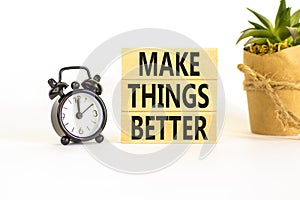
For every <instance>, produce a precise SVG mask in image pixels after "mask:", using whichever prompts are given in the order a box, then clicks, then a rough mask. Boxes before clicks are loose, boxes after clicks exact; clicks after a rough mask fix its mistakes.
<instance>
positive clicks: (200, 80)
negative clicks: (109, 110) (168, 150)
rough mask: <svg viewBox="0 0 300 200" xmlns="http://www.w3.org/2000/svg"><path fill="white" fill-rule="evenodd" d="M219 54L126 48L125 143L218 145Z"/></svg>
mask: <svg viewBox="0 0 300 200" xmlns="http://www.w3.org/2000/svg"><path fill="white" fill-rule="evenodd" d="M217 62H218V60H217V49H158V48H142V49H123V50H122V90H121V92H122V95H121V96H122V106H121V107H122V116H121V120H122V122H121V128H122V131H121V134H122V135H121V141H122V143H170V142H174V143H191V142H192V143H215V142H216V130H217V129H216V110H217V79H218V73H217Z"/></svg>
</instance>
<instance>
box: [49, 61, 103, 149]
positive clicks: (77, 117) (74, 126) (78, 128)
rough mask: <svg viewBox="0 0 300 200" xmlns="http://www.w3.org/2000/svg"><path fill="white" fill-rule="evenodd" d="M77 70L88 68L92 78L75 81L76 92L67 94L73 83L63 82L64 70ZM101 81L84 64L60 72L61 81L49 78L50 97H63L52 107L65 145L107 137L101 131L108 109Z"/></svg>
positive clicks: (56, 129)
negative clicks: (66, 90)
mask: <svg viewBox="0 0 300 200" xmlns="http://www.w3.org/2000/svg"><path fill="white" fill-rule="evenodd" d="M73 69H80V70H85V71H86V73H87V76H88V78H87V79H86V80H84V81H83V82H82V83H81V84H79V83H78V82H77V81H74V82H72V83H71V88H72V91H70V92H68V93H66V94H65V92H64V91H65V89H66V88H67V87H68V86H69V85H68V84H67V83H65V82H62V73H63V72H64V71H66V70H73ZM99 82H100V76H99V75H95V76H94V77H93V78H92V77H91V74H90V71H89V69H88V68H87V67H84V66H71V67H64V68H62V69H61V70H60V71H59V76H58V82H56V81H55V80H54V79H53V78H51V79H49V80H48V84H49V85H50V87H51V90H50V92H49V98H50V99H51V100H52V99H54V98H56V97H57V96H59V98H57V100H56V101H55V102H54V104H53V107H52V111H51V121H52V125H53V128H54V130H55V131H56V133H57V134H58V135H59V136H60V137H61V143H62V144H63V145H68V144H69V143H70V141H72V142H74V143H79V142H82V141H88V140H92V139H95V140H96V142H98V143H101V142H102V141H103V140H104V137H103V135H102V134H101V133H102V131H103V129H104V127H105V124H106V120H107V111H106V107H105V104H104V102H103V100H102V99H101V98H100V97H99V96H100V95H101V93H102V87H101V85H100V84H99ZM80 86H81V87H80Z"/></svg>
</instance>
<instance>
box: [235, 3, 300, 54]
mask: <svg viewBox="0 0 300 200" xmlns="http://www.w3.org/2000/svg"><path fill="white" fill-rule="evenodd" d="M247 9H248V10H249V11H250V12H251V13H253V14H254V15H255V16H256V17H257V18H258V19H259V21H260V22H261V24H258V23H255V22H252V21H249V23H250V24H251V25H252V26H253V27H252V28H248V29H246V30H244V31H242V34H241V36H240V38H239V39H238V41H237V43H239V42H240V41H241V40H243V39H245V38H249V37H250V38H249V40H248V41H247V42H246V43H245V49H246V50H249V51H250V52H253V53H257V54H264V53H272V52H277V51H280V50H281V49H284V48H287V47H291V46H295V45H299V44H300V34H298V33H299V32H300V23H299V19H300V10H298V11H296V12H295V13H293V14H292V15H291V8H290V7H286V1H285V0H281V1H280V5H279V8H278V12H277V15H276V20H275V25H273V24H272V23H271V22H270V20H268V19H267V18H266V17H264V16H263V15H261V14H259V13H257V12H255V11H253V10H251V9H249V8H247ZM254 46H256V48H257V49H255V48H254Z"/></svg>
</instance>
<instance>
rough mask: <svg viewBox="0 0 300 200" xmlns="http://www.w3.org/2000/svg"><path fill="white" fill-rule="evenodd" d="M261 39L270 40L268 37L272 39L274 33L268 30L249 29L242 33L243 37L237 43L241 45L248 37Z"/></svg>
mask: <svg viewBox="0 0 300 200" xmlns="http://www.w3.org/2000/svg"><path fill="white" fill-rule="evenodd" d="M251 36H252V37H259V38H265V37H266V38H268V37H272V36H273V35H272V33H270V31H268V30H258V29H248V30H246V31H245V32H243V33H242V35H241V36H240V38H239V39H238V41H237V42H236V43H239V42H240V41H241V40H242V39H245V38H247V37H251Z"/></svg>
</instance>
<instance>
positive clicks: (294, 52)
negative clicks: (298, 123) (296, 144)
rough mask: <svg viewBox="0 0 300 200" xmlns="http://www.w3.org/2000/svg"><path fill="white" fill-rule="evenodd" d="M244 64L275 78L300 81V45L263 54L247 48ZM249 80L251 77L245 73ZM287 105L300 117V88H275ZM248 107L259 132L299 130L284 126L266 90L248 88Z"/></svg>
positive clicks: (281, 133)
mask: <svg viewBox="0 0 300 200" xmlns="http://www.w3.org/2000/svg"><path fill="white" fill-rule="evenodd" d="M244 64H245V65H247V66H249V67H250V68H251V69H253V70H255V71H256V72H258V73H260V74H261V75H264V76H265V75H267V76H268V77H269V78H270V79H272V80H274V81H289V82H300V46H295V47H291V48H287V49H284V50H282V51H280V52H277V53H274V54H266V55H263V56H260V55H256V54H253V53H249V52H247V51H244ZM245 80H246V81H251V78H250V77H249V76H248V75H245ZM275 92H276V93H277V94H278V96H279V98H280V100H281V102H282V103H283V104H284V106H285V107H286V108H287V109H288V110H289V111H291V112H292V113H293V114H294V115H295V116H297V117H298V118H299V117H300V90H276V91H275ZM247 98H248V109H249V117H250V126H251V131H252V132H253V133H257V134H264V135H277V136H293V135H298V134H299V133H300V132H299V130H297V129H294V128H286V129H285V128H284V127H283V125H282V123H281V121H280V120H279V119H278V117H277V113H276V106H275V104H274V102H273V101H272V100H271V98H270V96H268V95H267V94H266V93H265V91H263V90H248V91H247Z"/></svg>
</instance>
